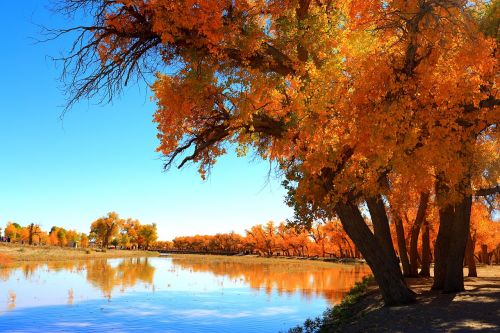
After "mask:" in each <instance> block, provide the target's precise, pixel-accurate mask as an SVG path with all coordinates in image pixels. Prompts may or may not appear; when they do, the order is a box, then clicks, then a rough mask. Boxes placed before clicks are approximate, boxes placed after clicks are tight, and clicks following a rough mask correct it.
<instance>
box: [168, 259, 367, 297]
mask: <svg viewBox="0 0 500 333" xmlns="http://www.w3.org/2000/svg"><path fill="white" fill-rule="evenodd" d="M172 260H173V264H174V267H175V266H177V267H178V268H179V269H183V270H190V271H193V272H209V273H212V274H214V275H216V276H224V277H227V278H229V279H230V280H233V281H241V282H244V283H245V284H247V285H249V286H250V287H251V288H252V289H255V290H265V292H266V294H268V295H270V294H271V292H272V291H273V290H276V291H277V292H278V294H279V295H281V294H283V293H285V294H288V295H291V294H293V293H296V292H300V293H302V296H303V297H305V298H307V299H311V298H313V297H318V296H323V297H324V298H325V299H327V300H328V302H329V303H330V304H332V305H334V304H337V303H339V302H340V301H341V300H342V298H343V297H344V295H345V294H346V293H347V292H348V291H349V290H350V289H351V288H352V287H353V286H354V283H355V282H357V281H359V280H361V279H362V278H363V277H364V276H366V275H369V274H371V271H370V269H369V267H368V266H367V265H359V264H352V265H351V264H330V263H322V262H321V263H310V262H285V261H282V260H275V261H274V262H272V261H271V262H269V261H267V262H245V259H244V258H243V259H241V261H233V260H227V261H226V260H206V259H204V258H203V257H201V258H200V259H199V260H196V259H193V257H189V259H186V258H175V257H174V258H173V259H172ZM250 260H252V261H253V259H250ZM271 260H272V259H271Z"/></svg>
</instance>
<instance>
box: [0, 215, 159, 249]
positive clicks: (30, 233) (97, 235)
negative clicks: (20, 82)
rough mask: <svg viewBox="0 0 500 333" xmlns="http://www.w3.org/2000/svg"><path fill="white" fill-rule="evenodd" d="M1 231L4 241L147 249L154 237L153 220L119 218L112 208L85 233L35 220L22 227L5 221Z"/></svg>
mask: <svg viewBox="0 0 500 333" xmlns="http://www.w3.org/2000/svg"><path fill="white" fill-rule="evenodd" d="M3 233H4V237H2V238H1V240H2V241H4V242H11V243H20V244H29V245H52V246H61V247H64V246H66V247H84V248H86V247H89V246H95V247H100V248H108V247H111V246H112V247H115V248H121V249H144V250H148V249H149V247H150V246H151V244H153V243H154V242H156V241H157V239H158V233H157V228H156V224H155V223H153V224H141V223H140V221H139V220H134V219H131V218H128V219H122V218H120V217H119V215H118V214H117V213H115V212H110V213H108V214H107V215H106V216H103V217H100V218H98V219H97V220H95V221H94V222H92V224H91V225H90V232H89V233H88V234H86V233H84V232H78V231H76V230H73V229H69V230H68V229H65V228H63V227H58V226H53V227H52V228H51V229H50V230H49V231H44V230H42V229H41V228H40V225H38V224H35V223H31V224H28V225H26V226H24V227H23V226H21V225H20V224H18V223H15V222H8V223H7V225H6V227H5V230H4V232H3ZM0 234H1V229H0Z"/></svg>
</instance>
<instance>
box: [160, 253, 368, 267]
mask: <svg viewBox="0 0 500 333" xmlns="http://www.w3.org/2000/svg"><path fill="white" fill-rule="evenodd" d="M169 256H170V257H172V258H176V259H179V260H182V259H186V260H189V261H193V262H206V263H216V262H244V263H255V264H260V263H269V264H273V263H277V262H279V263H288V264H294V265H306V266H307V265H323V266H325V267H331V265H332V264H359V265H364V264H365V262H364V260H357V259H350V258H349V259H345V260H338V259H331V258H321V257H320V258H317V257H284V256H272V257H263V256H258V255H253V254H248V255H218V254H169Z"/></svg>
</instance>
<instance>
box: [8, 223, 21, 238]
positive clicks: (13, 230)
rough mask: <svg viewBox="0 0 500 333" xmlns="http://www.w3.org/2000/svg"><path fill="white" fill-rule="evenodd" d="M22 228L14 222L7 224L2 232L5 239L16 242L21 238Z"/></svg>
mask: <svg viewBox="0 0 500 333" xmlns="http://www.w3.org/2000/svg"><path fill="white" fill-rule="evenodd" d="M21 230H22V227H21V226H20V225H19V224H18V223H15V222H8V223H7V226H6V227H5V230H4V235H5V237H7V238H9V239H10V241H11V242H16V241H17V240H18V239H19V238H20V237H21Z"/></svg>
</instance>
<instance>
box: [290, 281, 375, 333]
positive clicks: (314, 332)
mask: <svg viewBox="0 0 500 333" xmlns="http://www.w3.org/2000/svg"><path fill="white" fill-rule="evenodd" d="M374 281H375V280H374V278H373V276H368V277H364V278H363V280H362V281H360V282H356V284H355V285H354V287H353V288H352V289H351V290H350V291H349V292H348V293H347V295H346V296H345V297H344V299H343V300H342V302H341V303H340V304H339V305H336V306H334V307H333V308H329V309H327V310H326V311H325V312H324V313H323V315H322V316H320V317H316V318H314V319H306V321H305V322H304V324H303V325H301V326H297V327H294V328H292V329H290V330H288V333H325V332H338V329H339V327H340V326H341V325H342V324H344V323H346V322H347V321H348V320H349V319H350V318H351V317H352V316H353V315H354V312H353V306H354V304H356V303H357V302H358V301H359V299H360V298H361V297H362V296H363V295H364V294H365V293H366V290H367V288H368V286H369V285H370V284H371V283H373V282H374Z"/></svg>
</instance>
